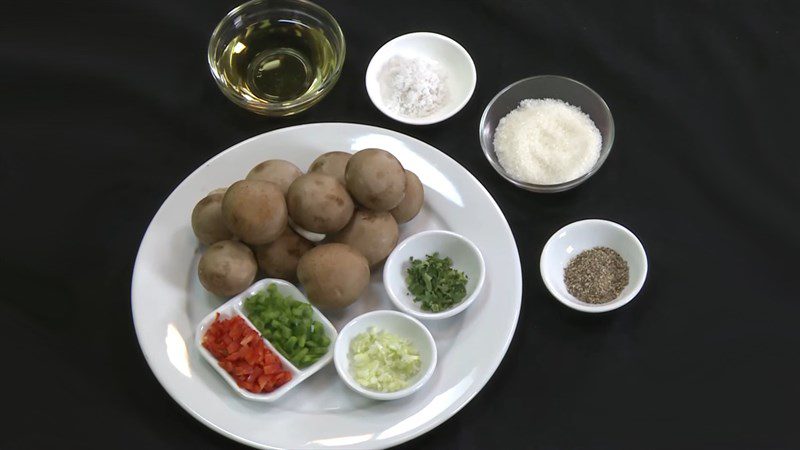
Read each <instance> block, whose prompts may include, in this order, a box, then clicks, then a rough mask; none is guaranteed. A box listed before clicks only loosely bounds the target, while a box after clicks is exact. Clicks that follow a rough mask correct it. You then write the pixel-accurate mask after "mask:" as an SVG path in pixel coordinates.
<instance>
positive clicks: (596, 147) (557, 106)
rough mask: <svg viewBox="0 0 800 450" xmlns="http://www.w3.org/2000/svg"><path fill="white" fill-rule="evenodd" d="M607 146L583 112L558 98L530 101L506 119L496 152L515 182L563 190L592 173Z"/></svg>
mask: <svg viewBox="0 0 800 450" xmlns="http://www.w3.org/2000/svg"><path fill="white" fill-rule="evenodd" d="M602 141H603V139H602V137H601V136H600V130H598V129H597V126H595V124H594V122H593V121H592V119H591V118H590V117H589V115H587V114H586V113H584V112H583V111H581V109H580V108H578V107H576V106H572V105H570V104H569V103H566V102H564V101H561V100H555V99H552V98H544V99H528V100H523V101H521V102H520V104H519V106H518V107H517V108H516V109H515V110H513V111H511V112H510V113H508V114H507V115H506V116H505V117H503V118H502V119H500V123H498V124H497V129H496V130H495V134H494V151H495V153H496V154H497V159H498V161H499V162H500V165H501V166H503V169H505V171H506V172H507V173H508V174H509V175H510V176H511V177H512V178H514V179H515V180H518V181H524V182H528V183H533V184H557V183H564V182H566V181H570V180H574V179H575V178H578V177H580V176H582V175H585V174H586V173H588V172H589V171H590V170H591V169H592V167H594V165H595V163H596V162H597V159H598V158H599V157H600V148H601V145H602Z"/></svg>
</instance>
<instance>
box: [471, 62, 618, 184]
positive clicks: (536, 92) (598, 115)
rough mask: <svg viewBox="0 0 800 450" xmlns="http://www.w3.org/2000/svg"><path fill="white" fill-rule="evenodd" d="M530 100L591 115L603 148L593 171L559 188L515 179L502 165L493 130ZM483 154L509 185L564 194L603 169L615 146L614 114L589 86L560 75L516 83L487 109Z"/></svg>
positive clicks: (482, 124) (482, 127)
mask: <svg viewBox="0 0 800 450" xmlns="http://www.w3.org/2000/svg"><path fill="white" fill-rule="evenodd" d="M529 98H533V99H536V98H554V99H559V100H563V101H565V102H567V103H569V104H571V105H574V106H578V107H580V108H581V110H582V111H583V112H585V113H586V114H588V115H589V117H591V118H592V121H594V124H595V125H596V126H597V129H598V130H600V135H601V136H602V138H603V144H602V147H601V148H600V157H599V158H598V159H597V163H595V165H594V167H592V170H590V171H589V172H588V173H586V174H585V175H583V176H580V177H578V178H575V179H574V180H570V181H567V182H564V183H558V184H533V183H526V182H524V181H518V180H515V179H513V178H512V177H511V176H510V175H509V174H508V173H507V172H506V171H505V169H503V166H501V165H500V162H498V160H497V155H496V154H495V152H494V144H493V142H494V130H495V128H496V127H497V123H498V122H500V119H502V118H503V117H504V116H505V115H506V114H508V113H509V112H511V111H512V110H514V109H515V108H516V107H517V106H519V102H521V101H522V100H525V99H529ZM478 133H479V138H480V141H481V147H482V148H483V153H484V154H485V155H486V159H488V160H489V163H490V164H491V165H492V167H494V170H496V171H497V173H499V174H500V175H501V176H502V177H503V178H505V179H506V180H508V182H509V183H511V184H513V185H515V186H517V187H519V188H522V189H526V190H528V191H532V192H562V191H566V190H568V189H572V188H574V187H575V186H577V185H579V184H581V183H583V182H584V181H586V180H588V179H589V177H591V176H592V175H594V173H595V172H597V171H598V170H599V169H600V166H602V165H603V163H604V162H605V160H606V158H607V157H608V154H609V153H610V152H611V146H612V145H613V144H614V118H613V117H611V110H609V109H608V105H607V104H606V102H605V101H604V100H603V98H602V97H600V95H598V94H597V92H595V91H593V90H592V89H591V88H589V86H586V85H585V84H583V83H581V82H578V81H575V80H573V79H571V78H567V77H562V76H558V75H540V76H536V77H531V78H525V79H523V80H520V81H517V82H516V83H513V84H511V85H509V86H508V87H506V88H505V89H503V90H502V91H500V93H498V94H497V95H496V96H495V97H494V98H493V99H492V101H490V102H489V104H488V105H487V106H486V109H485V110H484V111H483V116H482V117H481V122H480V127H479V129H478Z"/></svg>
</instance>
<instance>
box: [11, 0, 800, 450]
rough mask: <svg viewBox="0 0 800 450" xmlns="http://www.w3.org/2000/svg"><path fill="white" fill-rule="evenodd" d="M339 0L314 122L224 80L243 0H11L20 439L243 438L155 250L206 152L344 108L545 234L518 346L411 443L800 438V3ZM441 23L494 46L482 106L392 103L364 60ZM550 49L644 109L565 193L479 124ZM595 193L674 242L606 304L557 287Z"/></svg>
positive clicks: (554, 57)
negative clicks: (205, 412)
mask: <svg viewBox="0 0 800 450" xmlns="http://www.w3.org/2000/svg"><path fill="white" fill-rule="evenodd" d="M320 1H321V3H322V5H323V6H325V7H326V8H328V9H329V10H330V11H331V12H332V14H333V15H334V16H336V18H337V19H338V20H339V22H340V24H341V26H342V28H343V29H344V32H345V35H346V39H347V60H346V64H345V67H344V72H343V74H342V77H341V79H340V81H339V82H338V84H337V85H336V87H335V89H334V90H333V92H332V93H331V94H330V96H328V97H327V98H326V99H325V100H323V101H322V102H321V103H320V104H319V105H318V106H316V107H314V108H313V109H312V110H310V111H307V112H306V113H303V114H301V115H299V116H296V117H294V118H291V119H267V118H262V117H259V116H256V115H253V114H251V113H248V112H246V111H244V110H242V109H239V108H238V107H236V106H235V105H233V104H232V103H230V102H229V101H228V100H226V99H225V98H224V97H223V96H222V94H221V93H220V92H219V91H218V90H217V88H216V86H215V85H214V83H213V82H212V79H211V76H210V75H209V73H208V68H207V66H206V61H205V51H206V45H207V42H208V38H209V36H210V34H211V30H212V29H213V27H214V25H215V24H216V23H217V22H218V21H219V19H220V18H221V17H222V16H223V15H224V14H225V13H226V12H227V11H228V10H229V9H231V8H232V7H233V6H234V5H235V2H233V1H222V0H217V1H189V0H170V1H163V0H135V1H133V0H132V1H126V2H102V3H66V2H63V3H52V4H41V3H38V2H36V3H34V2H20V4H18V5H14V6H13V7H10V6H9V7H6V8H4V13H3V22H4V24H3V26H2V27H0V38H2V39H0V42H2V43H0V60H1V61H2V67H3V69H2V71H0V82H2V90H3V94H2V95H3V106H2V108H0V109H2V113H0V114H2V117H0V119H2V120H0V129H2V130H3V145H2V150H0V192H3V193H4V194H5V195H4V196H3V199H4V200H5V205H4V208H3V210H4V213H3V214H2V219H0V223H2V237H3V244H2V249H3V251H2V253H3V255H2V256H0V274H2V275H1V276H2V286H3V290H2V293H0V298H2V303H0V307H1V308H2V310H0V337H2V340H3V343H4V346H3V347H4V352H3V354H4V363H3V369H2V371H1V372H2V375H0V377H2V379H3V380H4V382H3V386H4V387H3V391H4V392H5V396H6V397H7V398H6V399H5V400H4V403H3V409H4V410H5V411H6V412H7V414H4V425H3V427H2V428H3V432H2V433H0V447H2V448H46V446H53V447H65V448H103V447H106V448H119V447H128V446H129V447H132V448H147V449H179V448H180V449H183V448H186V449H218V448H231V447H237V446H238V445H237V444H235V443H233V442H232V441H229V440H227V439H225V438H223V437H221V436H219V435H217V434H216V433H214V432H212V431H210V430H209V429H207V428H206V427H204V426H203V425H201V424H200V423H198V422H196V421H195V420H194V419H192V418H191V417H190V416H189V415H188V414H187V413H185V412H184V411H183V410H182V409H181V408H180V407H179V406H178V405H177V404H176V403H175V402H174V401H172V400H171V399H170V397H169V396H168V395H167V394H166V392H164V391H163V389H162V388H161V386H160V385H159V384H158V382H157V381H156V380H155V378H154V377H153V375H152V374H151V372H150V370H149V369H148V367H147V365H146V363H145V361H144V359H143V357H142V354H141V351H140V350H139V347H138V344H137V341H136V338H135V335H134V330H133V325H132V321H131V315H130V295H129V289H130V277H131V271H132V268H133V261H134V258H135V256H136V252H137V248H138V245H139V241H140V239H141V237H142V235H143V233H144V231H145V229H146V227H147V224H148V222H149V220H150V219H151V217H152V216H153V214H154V213H155V212H156V210H157V209H158V207H159V205H160V204H161V202H162V201H163V200H164V199H165V198H166V196H167V195H168V194H169V193H170V192H171V190H172V189H173V188H174V187H175V186H176V185H177V184H178V183H179V182H180V181H181V180H182V179H183V178H184V177H185V176H186V175H188V174H189V173H190V172H191V171H193V170H194V169H195V168H196V167H197V166H199V165H200V164H201V163H202V162H204V161H205V160H207V159H208V158H210V157H211V156H213V155H215V154H216V153H218V152H220V151H222V150H224V149H226V148H227V147H229V146H231V145H233V144H235V143H237V142H239V141H241V140H243V139H245V138H248V137H251V136H254V135H257V134H260V133H262V132H265V131H268V130H272V129H275V128H280V127H285V126H289V125H296V124H301V123H310V122H326V121H347V122H357V123H366V124H372V125H377V126H382V127H386V128H390V129H393V130H398V131H400V132H403V133H406V134H409V135H411V136H414V137H417V138H420V139H422V140H424V141H426V142H428V143H430V144H432V145H434V146H435V147H437V148H439V149H441V150H442V151H444V152H445V153H447V154H449V155H450V156H452V157H453V158H455V159H456V160H457V161H459V162H460V163H461V164H463V165H464V166H465V167H466V168H467V169H468V170H469V171H470V172H472V173H473V174H474V175H475V176H476V177H477V178H478V179H479V180H480V181H481V182H482V183H483V184H484V185H485V186H486V188H487V189H488V190H489V191H490V192H491V194H492V195H493V196H494V198H495V199H496V200H497V202H498V203H499V204H500V206H501V208H502V210H503V211H504V212H505V214H506V217H507V218H508V220H509V222H510V224H511V227H512V229H513V231H514V234H515V237H516V240H517V244H518V246H519V251H520V255H521V257H522V266H523V278H524V295H523V302H522V314H521V316H520V321H519V326H518V328H517V331H516V335H515V337H514V341H513V343H512V345H511V347H510V349H509V351H508V354H507V355H506V358H505V359H504V361H503V363H502V365H501V366H500V368H499V370H498V371H497V372H496V374H495V375H494V377H493V378H492V379H491V381H490V382H489V384H488V385H487V386H486V387H485V388H484V389H483V390H482V391H481V393H480V394H479V395H478V396H477V397H476V398H475V399H474V400H473V401H472V402H471V403H470V404H469V405H467V406H466V407H465V408H464V409H463V410H462V411H461V412H459V413H458V414H457V415H456V416H454V417H453V418H452V419H450V420H449V421H447V422H446V423H445V424H443V425H442V426H440V427H439V428H437V429H435V430H434V431H432V432H430V433H428V434H426V435H424V436H423V437H421V438H418V439H416V440H414V441H412V442H411V443H410V444H408V445H407V446H406V448H412V447H413V448H427V449H434V448H437V449H438V448H465V449H479V448H481V449H482V448H523V447H529V448H543V449H570V448H609V449H611V448H614V449H620V448H631V449H634V448H663V449H671V448H676V447H682V448H736V447H738V448H791V447H795V448H797V447H798V446H800V426H798V412H797V411H798V401H800V388H798V378H799V377H798V376H799V375H800V371H799V370H798V368H797V364H796V363H797V360H798V356H799V355H800V350H799V349H798V346H799V345H800V332H799V331H798V319H800V295H799V294H798V289H797V279H798V276H797V271H798V266H800V265H799V264H798V262H797V261H798V252H800V232H798V224H799V223H800V183H798V163H800V158H798V151H800V147H798V144H797V142H798V141H797V139H796V137H797V130H798V118H799V117H798V113H797V111H798V109H797V108H798V106H799V105H800V90H799V89H798V88H797V82H798V81H800V57H799V56H798V54H799V53H800V32H799V30H798V28H799V27H800V25H798V24H799V23H800V14H799V13H800V8H799V7H798V3H797V2H789V1H787V2H765V1H758V2H756V1H753V2H722V1H720V2H711V1H700V2H674V3H672V2H670V3H668V2H658V3H656V2H653V3H648V2H636V1H630V2H617V1H611V2H607V1H604V2H592V3H586V4H584V3H580V2H574V1H564V0H548V1H530V2H523V1H496V2H495V1H488V0H486V1H484V2H457V1H447V2H445V1H441V2H439V1H436V2H434V1H431V0H420V1H416V0H403V1H391V2H384V1H381V2H378V1H347V2H345V1H333V0H328V1H322V0H320ZM420 30H424V31H435V32H439V33H443V34H445V35H448V36H451V37H453V38H454V39H456V40H457V41H459V42H460V43H461V44H463V45H464V47H466V48H467V49H468V51H470V53H471V54H472V56H473V58H474V60H475V63H476V65H477V70H478V86H477V89H476V91H475V94H474V96H473V98H472V100H471V101H470V102H469V104H468V105H467V106H466V107H465V108H464V110H462V111H461V112H460V113H459V114H457V115H456V116H455V117H453V118H451V119H450V120H448V121H446V122H444V123H441V124H438V125H434V126H428V127H412V126H406V125H402V124H400V123H396V122H393V121H391V120H390V119H388V118H386V117H384V116H382V115H381V114H380V113H379V112H378V111H377V110H376V109H375V108H374V107H373V106H372V104H371V103H370V101H369V99H368V97H367V95H366V92H365V89H364V85H363V75H364V71H365V70H366V66H367V63H368V61H369V58H370V57H371V55H372V54H373V53H374V52H375V51H376V50H377V49H378V47H379V46H380V45H382V44H383V43H384V42H385V41H387V40H389V39H390V38H392V37H395V36H397V35H400V34H403V33H406V32H410V31H420ZM537 74H561V75H567V76H570V77H574V78H576V79H578V80H581V81H584V82H586V83H587V84H589V85H590V86H592V87H593V88H594V89H595V90H597V91H598V92H599V93H600V94H601V95H602V96H603V97H604V98H605V99H606V101H607V102H608V104H609V105H610V107H611V110H612V112H613V114H614V118H615V121H616V128H617V139H616V142H615V144H614V148H613V150H612V152H611V156H610V157H609V159H608V161H607V162H606V163H605V166H604V167H603V168H602V169H601V170H600V171H599V172H598V173H597V174H596V175H595V176H594V177H593V178H592V179H591V180H590V181H589V182H587V183H585V184H584V185H582V186H581V187H579V188H577V189H575V190H573V191H570V192H567V193H563V194H557V195H541V194H539V195H537V194H532V193H528V192H524V191H521V190H518V189H516V188H514V187H512V186H511V185H510V184H508V183H506V182H505V181H503V180H502V179H501V178H500V177H499V176H498V175H497V174H496V173H495V172H494V171H493V170H492V169H491V168H490V166H489V165H488V163H487V162H486V161H485V159H484V156H483V154H482V152H481V150H480V146H479V143H478V139H477V126H478V120H479V117H480V114H481V112H482V110H483V107H484V106H485V105H486V104H487V102H488V101H489V100H490V99H491V97H492V96H494V94H495V93H497V92H498V91H499V90H500V89H501V88H503V87H504V86H506V85H508V84H509V83H511V82H513V81H515V80H518V79H521V78H524V77H528V76H531V75H537ZM590 217H599V218H608V219H611V220H614V221H617V222H619V223H621V224H623V225H625V226H627V227H629V228H630V229H631V230H633V231H634V232H635V233H636V234H637V235H638V236H639V237H640V239H641V240H642V242H643V243H644V245H645V247H646V249H647V251H648V255H649V258H650V264H651V265H650V275H649V278H648V280H647V283H646V284H645V287H644V289H643V291H642V292H641V294H640V295H639V296H638V298H637V299H636V300H635V301H634V302H632V303H631V304H629V305H628V306H626V307H624V308H622V309H621V310H618V311H615V312H612V313H608V314H605V315H602V316H600V317H595V316H592V317H590V316H587V315H585V314H581V313H578V312H574V311H572V310H569V309H567V308H566V307H564V306H562V305H561V304H559V303H558V302H556V301H555V300H554V299H553V298H552V297H551V296H550V295H548V293H547V291H546V290H545V288H544V285H543V284H542V281H541V278H540V276H539V270H538V258H539V253H540V251H541V248H542V245H543V244H544V242H545V240H546V239H547V238H548V237H549V236H550V234H551V233H552V232H553V231H555V230H556V229H557V228H559V227H561V226H563V225H565V224H567V223H569V222H572V221H575V220H578V219H583V218H590ZM9 413H10V414H9Z"/></svg>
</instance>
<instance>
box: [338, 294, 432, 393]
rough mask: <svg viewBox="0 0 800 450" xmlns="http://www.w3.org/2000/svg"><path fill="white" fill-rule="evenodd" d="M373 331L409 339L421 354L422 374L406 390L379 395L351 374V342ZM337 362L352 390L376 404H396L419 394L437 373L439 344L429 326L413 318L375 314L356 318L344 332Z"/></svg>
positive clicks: (420, 371) (418, 374) (395, 314)
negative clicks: (395, 402) (394, 401)
mask: <svg viewBox="0 0 800 450" xmlns="http://www.w3.org/2000/svg"><path fill="white" fill-rule="evenodd" d="M371 327H375V328H377V329H378V330H385V331H388V332H389V333H392V334H396V335H397V336H400V337H403V338H405V339H408V340H409V341H410V342H411V344H412V345H413V346H414V348H416V349H417V351H418V352H419V357H420V370H419V373H417V375H415V377H414V378H413V379H412V380H411V382H410V383H409V385H408V387H406V388H405V389H401V390H399V391H395V392H378V391H374V390H371V389H367V388H365V387H363V386H361V385H360V384H358V382H356V380H355V379H353V374H352V372H351V371H350V356H349V353H350V341H352V340H353V338H355V337H356V336H358V335H359V334H361V333H363V332H365V331H367V330H368V329H369V328H371ZM333 358H334V359H333V361H334V365H335V366H336V372H338V373H339V377H340V378H341V379H342V381H344V383H345V384H346V385H347V386H348V387H349V388H350V389H352V390H354V391H356V392H358V393H359V394H361V395H363V396H365V397H369V398H371V399H375V400H395V399H398V398H402V397H406V396H408V395H411V394H413V393H414V392H416V391H418V390H419V389H420V388H421V387H422V386H423V385H424V384H425V383H426V382H427V381H428V380H429V379H430V378H431V375H433V371H434V370H435V369H436V359H437V352H436V342H435V341H434V340H433V336H432V335H431V332H430V331H428V329H427V328H425V325H423V324H422V323H420V321H419V320H417V319H415V318H413V317H411V316H408V315H406V314H403V313H401V312H397V311H390V310H381V311H372V312H368V313H366V314H362V315H360V316H358V317H356V318H355V319H353V320H351V321H350V322H349V323H348V324H347V325H345V326H344V328H342V331H341V332H340V333H339V337H338V339H336V344H335V345H334V357H333Z"/></svg>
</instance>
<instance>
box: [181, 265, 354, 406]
mask: <svg viewBox="0 0 800 450" xmlns="http://www.w3.org/2000/svg"><path fill="white" fill-rule="evenodd" d="M271 284H275V285H276V286H277V287H278V292H280V293H281V295H289V296H291V297H292V298H294V299H295V300H297V301H300V302H303V303H309V301H308V299H307V298H306V296H305V295H303V293H302V292H300V290H299V289H297V287H295V285H293V284H292V283H289V282H288V281H285V280H279V279H276V278H265V279H263V280H259V281H257V282H256V283H255V284H253V285H252V286H250V287H249V288H247V289H246V290H244V291H243V292H242V293H240V294H239V295H237V296H235V297H233V298H231V299H230V300H228V301H227V302H225V303H224V304H223V305H222V306H220V307H219V308H217V309H215V310H214V311H212V312H211V313H210V314H209V315H207V316H206V317H204V318H203V320H201V321H200V323H199V324H198V325H197V330H196V331H195V339H194V343H195V347H197V350H198V351H199V352H200V354H201V355H202V356H203V358H204V359H205V360H206V361H208V363H209V364H211V366H212V367H213V368H214V370H216V371H217V373H218V374H220V376H221V377H222V378H223V379H224V380H225V381H227V382H228V384H229V385H230V386H231V388H233V390H234V391H236V392H237V393H238V394H239V395H241V396H242V397H244V398H246V399H248V400H253V401H257V402H273V401H275V400H277V399H279V398H280V397H282V396H283V395H284V394H285V393H287V392H289V390H291V389H292V388H294V387H295V386H297V385H298V384H300V383H302V382H303V380H305V379H306V378H308V377H310V376H311V375H313V374H314V373H316V372H317V371H319V370H320V369H322V368H323V367H324V366H325V365H326V364H328V363H329V362H331V360H333V349H334V345H335V343H336V338H337V337H338V333H337V332H336V328H335V327H334V326H333V324H332V323H331V322H330V321H329V320H328V319H327V318H326V317H325V316H324V315H322V313H320V312H319V310H318V309H317V308H316V307H315V306H314V305H311V309H312V311H313V316H312V317H313V319H314V320H318V321H319V322H320V323H322V325H323V326H324V327H325V333H326V335H327V336H328V339H330V341H331V343H330V345H329V346H328V352H327V353H325V354H324V355H323V356H322V357H320V359H318V360H317V361H316V362H315V363H314V364H312V365H310V366H308V367H304V368H302V369H301V368H297V367H295V366H294V364H292V363H291V362H289V360H288V359H286V357H285V356H283V355H282V354H281V353H280V352H279V351H278V350H277V349H275V347H274V346H273V345H272V343H271V342H269V339H267V338H265V337H263V336H261V339H262V340H263V341H264V343H265V344H266V345H267V348H269V349H270V351H271V352H272V353H274V354H275V355H276V356H277V357H278V359H280V361H281V364H282V365H283V367H284V368H285V369H286V370H288V371H289V372H291V374H292V379H291V380H289V381H288V382H287V383H286V384H284V385H283V386H281V387H279V388H278V389H275V390H274V391H272V392H270V393H266V394H256V393H253V392H250V391H248V390H246V389H242V388H240V387H239V385H237V384H236V380H234V379H233V377H232V376H231V375H230V374H229V373H228V372H227V371H226V370H225V369H223V368H222V367H220V365H219V363H218V361H217V358H215V357H214V355H212V354H211V352H209V351H208V350H206V349H205V347H203V336H204V335H205V332H206V330H207V329H208V327H209V326H210V325H211V323H212V322H214V320H215V319H216V316H217V313H219V315H220V316H221V317H224V318H229V317H233V316H237V315H238V316H241V317H242V318H243V319H244V320H245V322H246V323H247V325H248V326H250V328H252V329H254V330H256V332H258V334H259V335H261V332H260V331H258V328H256V327H255V325H253V323H252V322H250V319H248V318H247V314H246V313H245V310H244V301H245V300H246V299H247V298H248V297H250V296H251V295H254V294H256V293H257V292H260V291H263V290H266V289H267V287H268V286H269V285H271Z"/></svg>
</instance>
